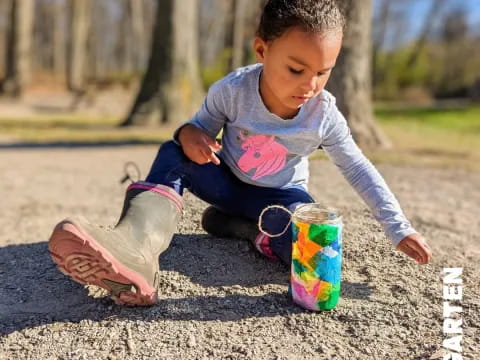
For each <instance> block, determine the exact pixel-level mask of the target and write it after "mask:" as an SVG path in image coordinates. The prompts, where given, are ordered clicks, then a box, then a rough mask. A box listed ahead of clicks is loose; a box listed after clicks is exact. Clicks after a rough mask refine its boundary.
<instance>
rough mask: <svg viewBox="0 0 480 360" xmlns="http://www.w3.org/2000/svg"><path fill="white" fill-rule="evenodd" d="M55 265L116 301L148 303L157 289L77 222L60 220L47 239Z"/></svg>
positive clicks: (120, 302) (145, 304)
mask: <svg viewBox="0 0 480 360" xmlns="http://www.w3.org/2000/svg"><path fill="white" fill-rule="evenodd" d="M48 250H49V252H50V256H51V257H52V260H53V261H54V262H55V263H56V264H57V266H58V269H59V270H60V271H61V272H62V273H63V274H65V275H67V276H69V277H70V278H71V279H72V280H74V281H76V282H78V283H80V284H83V285H86V284H93V285H96V286H99V287H101V288H103V289H105V290H107V291H108V292H109V293H110V294H111V298H112V299H113V300H114V301H115V303H116V304H118V305H133V306H149V305H153V304H155V302H156V301H157V290H156V289H155V288H154V287H152V286H151V285H149V284H148V283H147V282H146V281H145V279H144V278H143V277H142V276H141V275H139V274H138V273H136V272H135V271H133V270H130V269H129V268H127V267H126V266H124V265H122V264H121V263H120V262H119V261H118V260H116V259H115V258H114V257H113V256H112V255H111V254H110V253H109V252H108V251H107V250H106V249H105V248H103V247H102V246H101V245H100V244H98V243H97V242H96V241H95V239H93V237H91V236H90V235H88V234H87V233H86V232H85V231H83V230H82V229H81V227H80V226H78V225H76V224H73V223H72V222H70V221H62V222H60V223H59V224H58V225H57V226H56V227H55V229H54V231H53V233H52V236H51V237H50V240H49V242H48Z"/></svg>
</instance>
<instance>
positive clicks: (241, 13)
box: [232, 0, 251, 70]
mask: <svg viewBox="0 0 480 360" xmlns="http://www.w3.org/2000/svg"><path fill="white" fill-rule="evenodd" d="M248 1H251V0H235V10H234V12H235V13H234V20H233V49H232V50H233V54H232V70H233V69H236V68H238V67H240V66H242V65H243V59H244V55H243V54H244V46H245V13H246V10H247V9H246V8H247V2H248Z"/></svg>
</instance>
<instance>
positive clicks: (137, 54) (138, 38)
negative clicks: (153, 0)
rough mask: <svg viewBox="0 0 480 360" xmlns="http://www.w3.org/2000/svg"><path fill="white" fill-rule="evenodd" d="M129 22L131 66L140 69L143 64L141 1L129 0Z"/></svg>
mask: <svg viewBox="0 0 480 360" xmlns="http://www.w3.org/2000/svg"><path fill="white" fill-rule="evenodd" d="M128 9H129V13H130V24H131V29H132V38H133V41H132V52H133V55H134V58H133V68H134V69H135V70H138V69H140V68H141V67H142V66H143V65H144V64H145V47H144V44H145V21H144V18H145V14H144V4H143V3H142V1H138V0H129V1H128Z"/></svg>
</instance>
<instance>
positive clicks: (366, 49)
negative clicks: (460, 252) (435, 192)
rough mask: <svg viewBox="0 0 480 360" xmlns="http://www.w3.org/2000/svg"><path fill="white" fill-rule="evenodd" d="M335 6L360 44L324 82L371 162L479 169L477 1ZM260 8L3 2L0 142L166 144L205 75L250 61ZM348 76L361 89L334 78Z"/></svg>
mask: <svg viewBox="0 0 480 360" xmlns="http://www.w3.org/2000/svg"><path fill="white" fill-rule="evenodd" d="M343 2H344V3H345V4H346V5H347V14H348V18H349V21H350V23H351V24H352V26H351V30H347V33H346V39H347V40H348V39H352V38H353V39H357V40H356V41H346V44H345V47H348V49H347V50H348V51H344V53H342V59H343V60H340V61H339V64H338V68H339V69H338V71H334V76H333V77H332V79H331V80H330V83H329V89H330V90H331V91H332V92H333V93H334V94H335V95H336V97H337V98H338V99H339V105H340V107H341V110H342V111H343V112H344V113H345V114H346V115H347V119H348V120H349V121H350V125H351V127H352V130H353V133H354V136H355V137H356V139H357V141H358V142H359V144H360V145H361V146H362V147H364V148H365V150H366V151H368V153H369V155H370V156H371V158H372V159H373V160H374V161H375V162H382V161H386V162H393V163H399V164H400V163H402V164H403V163H406V164H420V165H425V164H428V165H432V166H442V167H443V166H455V167H458V166H460V167H463V168H468V169H479V168H480V165H479V164H480V161H479V160H480V46H479V45H480V2H479V1H478V0H403V1H395V0H373V1H371V0H357V1H352V0H350V1H348V0H344V1H343ZM263 3H264V2H263V1H262V0H198V1H197V0H182V1H174V0H170V1H166V0H0V144H1V146H2V147H12V146H19V147H21V146H36V145H38V146H56V145H62V146H63V145H75V144H77V145H79V144H84V145H88V144H93V143H95V144H98V143H102V144H103V143H105V144H124V143H126V144H133V143H140V144H152V143H155V144H156V143H158V142H161V141H164V140H166V139H168V138H170V137H171V134H172V131H173V129H174V128H175V127H176V126H178V125H179V123H181V122H183V121H185V120H187V119H188V117H189V116H191V114H192V113H193V112H194V111H195V110H196V109H198V106H199V105H200V104H201V101H202V98H203V96H204V95H205V93H206V91H207V89H208V87H209V86H210V85H211V84H212V83H213V82H214V81H216V80H217V79H219V78H221V77H222V76H224V75H225V74H227V73H228V72H229V71H231V70H232V69H235V68H236V67H239V66H242V65H246V64H250V63H254V62H255V60H254V57H253V54H252V52H251V43H252V39H253V37H254V34H255V30H256V24H257V23H258V19H259V14H260V11H261V7H262V5H263ZM358 39H361V40H358ZM349 56H350V58H349ZM343 57H344V58H343ZM361 59H367V60H368V61H366V62H364V63H365V64H367V65H364V64H362V63H361ZM359 61H360V63H359ZM342 67H343V70H342V69H341V68H342ZM344 69H348V71H344ZM336 70H337V69H336ZM348 76H350V77H351V78H352V79H353V81H355V82H356V83H358V84H363V85H362V86H360V87H357V88H356V89H353V90H352V89H348V88H344V87H343V88H342V86H339V84H342V81H341V80H342V79H341V78H342V77H348ZM359 95H362V96H359Z"/></svg>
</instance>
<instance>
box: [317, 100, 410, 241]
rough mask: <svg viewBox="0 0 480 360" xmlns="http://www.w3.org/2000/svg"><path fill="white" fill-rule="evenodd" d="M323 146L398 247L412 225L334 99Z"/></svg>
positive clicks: (408, 233)
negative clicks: (364, 152)
mask: <svg viewBox="0 0 480 360" xmlns="http://www.w3.org/2000/svg"><path fill="white" fill-rule="evenodd" d="M326 116H327V118H326V125H325V128H324V136H323V142H322V147H323V149H324V150H325V152H326V153H327V155H328V156H329V157H330V159H331V160H332V161H333V163H334V164H335V165H336V166H337V167H338V168H339V169H340V171H341V172H342V174H343V176H344V177H345V178H346V180H347V181H348V182H349V183H350V185H352V187H353V188H354V189H355V191H356V192H357V193H358V194H359V195H360V197H361V198H362V199H363V200H364V201H365V203H366V204H367V205H368V207H369V208H370V210H371V211H372V213H373V216H374V217H375V219H376V220H377V221H379V222H380V223H381V224H382V226H383V229H384V231H385V233H386V235H387V237H388V238H389V239H390V240H391V241H392V242H393V245H394V246H395V247H396V246H397V245H398V243H399V242H400V241H401V240H402V239H403V238H405V237H406V236H408V235H411V234H414V233H416V232H417V231H416V230H415V229H414V228H413V227H412V225H411V224H410V222H409V221H408V220H407V218H406V217H405V215H404V214H403V212H402V209H401V208H400V204H399V203H398V201H397V199H396V198H395V196H394V195H393V193H392V192H391V191H390V189H389V187H388V185H387V184H386V182H385V180H384V179H383V177H382V176H381V175H380V173H379V172H378V170H377V169H376V168H375V167H374V166H373V165H372V163H371V162H370V161H369V160H368V159H367V158H366V157H365V155H364V154H363V153H362V151H361V150H360V148H359V147H358V146H357V144H356V143H355V141H354V140H353V138H352V135H351V132H350V129H349V127H348V125H347V122H346V120H345V118H344V117H343V115H342V114H341V113H340V111H339V110H338V108H337V106H336V105H335V104H334V103H333V104H330V109H329V110H328V111H327V114H326Z"/></svg>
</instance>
